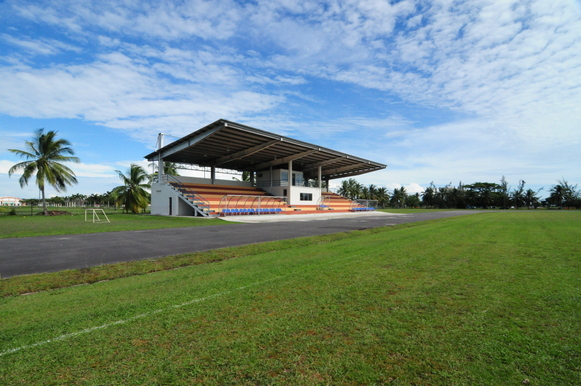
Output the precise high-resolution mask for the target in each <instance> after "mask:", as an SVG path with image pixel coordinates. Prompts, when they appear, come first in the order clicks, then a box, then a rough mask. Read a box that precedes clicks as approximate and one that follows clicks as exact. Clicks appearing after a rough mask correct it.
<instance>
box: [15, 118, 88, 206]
mask: <svg viewBox="0 0 581 386" xmlns="http://www.w3.org/2000/svg"><path fill="white" fill-rule="evenodd" d="M56 134H57V132H56V131H52V130H51V131H48V132H47V133H46V134H45V133H44V129H38V130H36V131H35V132H34V138H33V139H32V141H25V142H24V143H25V146H26V150H18V149H8V151H10V152H11V153H14V154H17V155H19V156H20V157H24V158H26V159H27V160H26V161H23V162H19V163H17V164H16V165H14V166H12V167H11V168H10V170H8V176H11V175H12V174H14V173H16V172H18V171H20V170H22V176H21V177H20V179H19V182H20V186H21V187H24V186H25V185H28V180H29V179H30V178H31V177H32V176H33V175H34V174H35V173H36V185H37V186H38V189H40V192H41V194H42V210H43V212H44V215H45V216H48V211H47V210H46V197H45V183H47V182H48V184H49V185H51V186H52V187H53V188H54V189H55V190H56V191H57V192H60V191H66V187H67V185H72V184H76V183H77V178H76V176H75V173H73V171H72V170H71V169H69V168H68V167H66V166H65V165H63V164H62V163H61V162H76V163H78V162H80V160H79V159H78V158H77V157H73V155H74V154H75V152H74V150H73V149H72V148H71V147H70V146H71V143H70V142H69V141H67V140H66V139H56ZM67 154H68V155H67Z"/></svg>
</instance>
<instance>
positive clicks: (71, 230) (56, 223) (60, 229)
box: [0, 208, 232, 238]
mask: <svg viewBox="0 0 581 386" xmlns="http://www.w3.org/2000/svg"><path fill="white" fill-rule="evenodd" d="M53 209H54V210H64V211H68V212H70V213H71V215H62V216H47V217H45V216H39V215H34V216H30V215H28V216H27V215H26V214H27V213H26V212H25V211H23V210H21V211H20V212H18V213H19V215H17V216H7V215H4V216H0V238H7V237H30V236H49V235H67V234H79V233H99V232H118V231H129V230H144V229H161V228H178V227H190V226H203V225H225V224H232V223H231V222H227V221H222V220H220V219H207V218H201V217H167V216H151V215H145V214H139V215H136V214H123V213H122V212H121V211H120V210H119V211H113V210H106V211H105V213H106V214H107V217H108V218H109V220H110V221H111V222H110V223H108V222H106V221H105V218H104V217H103V216H102V215H101V214H100V213H98V214H99V216H100V219H101V220H103V222H97V223H93V221H92V215H91V214H89V215H88V217H87V219H88V221H85V210H84V208H49V210H53ZM35 212H36V211H35Z"/></svg>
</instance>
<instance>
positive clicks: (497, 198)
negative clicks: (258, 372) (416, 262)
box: [8, 129, 581, 215]
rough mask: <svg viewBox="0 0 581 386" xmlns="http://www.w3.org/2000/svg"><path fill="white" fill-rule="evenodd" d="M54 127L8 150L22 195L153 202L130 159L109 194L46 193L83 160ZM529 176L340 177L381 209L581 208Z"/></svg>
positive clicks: (67, 201)
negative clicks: (467, 179)
mask: <svg viewBox="0 0 581 386" xmlns="http://www.w3.org/2000/svg"><path fill="white" fill-rule="evenodd" d="M56 134H57V132H56V131H49V132H47V133H44V129H38V130H36V131H35V133H34V137H33V138H32V140H31V141H25V148H26V150H19V149H8V150H9V151H10V152H12V153H14V154H16V155H18V156H20V157H22V158H25V159H26V160H25V161H23V162H19V163H17V164H15V165H14V166H12V167H11V168H10V170H9V171H8V175H9V176H12V174H14V173H16V172H19V171H21V172H22V176H21V177H20V179H19V183H20V186H21V187H24V186H25V185H28V181H29V180H30V179H31V178H32V177H33V176H34V175H36V179H35V181H36V185H37V186H38V188H39V190H40V192H41V196H42V197H41V199H40V200H36V199H28V200H24V202H25V203H27V204H29V205H34V204H35V203H36V204H39V203H40V204H42V207H43V212H44V214H45V215H47V214H48V211H47V203H48V204H51V205H54V206H97V205H99V206H111V205H113V206H115V207H118V206H122V207H123V208H124V210H125V211H127V212H132V213H139V212H140V211H143V210H145V208H147V206H148V204H149V202H150V198H151V196H150V193H149V192H148V191H147V189H149V188H151V181H152V180H153V179H154V178H155V177H156V174H153V175H149V174H147V173H146V171H145V170H144V169H143V167H141V166H139V165H136V164H132V165H131V166H130V168H129V169H128V171H127V173H122V172H121V171H119V170H116V172H117V174H118V175H119V178H120V179H121V181H122V182H123V185H121V186H118V187H116V188H114V189H113V190H111V191H110V192H107V193H105V194H92V195H88V196H85V195H82V194H74V195H71V196H68V197H66V196H65V197H58V196H57V197H51V198H48V199H47V198H46V197H45V184H46V183H48V184H49V185H51V186H52V187H53V188H54V189H55V190H56V191H57V192H61V191H65V190H66V187H67V185H73V184H76V183H77V179H76V176H75V173H74V172H73V171H72V170H71V169H69V168H68V167H67V166H65V165H64V164H63V162H74V163H79V162H80V160H79V158H77V157H75V156H74V153H75V152H74V151H73V149H72V148H71V144H70V142H69V141H67V140H66V139H58V138H57V137H56ZM164 172H165V174H172V175H177V170H176V166H175V164H172V163H165V164H164ZM525 184H526V183H525V181H523V180H520V181H519V182H518V185H517V186H516V188H514V189H512V188H510V187H509V186H508V182H507V181H506V179H505V178H504V176H503V177H502V178H501V180H500V183H499V184H497V183H491V182H475V183H473V184H462V183H459V184H458V186H453V185H452V184H451V183H450V184H448V185H446V186H441V187H438V186H436V185H434V183H433V182H432V183H430V185H429V186H428V187H427V188H426V189H425V190H424V191H423V192H422V193H421V195H420V194H419V193H415V194H408V192H407V191H406V189H405V187H400V188H395V189H393V191H391V192H390V191H388V190H387V188H385V187H381V186H376V185H374V184H371V185H369V186H365V185H363V184H361V183H359V182H357V181H356V180H355V179H353V178H350V179H348V180H344V181H342V184H341V186H340V188H339V190H338V193H339V194H340V195H342V196H345V197H347V198H349V199H352V200H354V199H366V200H375V201H377V206H378V207H379V208H386V207H394V208H405V207H425V208H442V209H445V208H455V209H464V208H484V209H487V208H505V209H506V208H517V209H518V208H521V207H527V208H537V207H539V206H547V207H551V206H552V207H559V208H563V207H575V208H577V209H579V208H580V207H581V193H580V192H579V191H578V190H577V185H571V184H569V183H568V182H567V181H566V180H565V179H562V180H559V181H558V182H557V184H555V185H553V186H552V187H551V189H550V196H549V197H548V198H546V199H545V200H543V201H542V202H541V199H540V198H539V192H540V191H541V190H542V189H540V190H537V191H534V190H532V189H525Z"/></svg>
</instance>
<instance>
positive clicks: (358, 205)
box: [349, 199, 377, 212]
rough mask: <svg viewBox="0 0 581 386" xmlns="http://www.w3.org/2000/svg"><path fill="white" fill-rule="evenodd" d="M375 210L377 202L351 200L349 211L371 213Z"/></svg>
mask: <svg viewBox="0 0 581 386" xmlns="http://www.w3.org/2000/svg"><path fill="white" fill-rule="evenodd" d="M376 208H377V200H363V199H358V200H352V201H351V205H350V206H349V210H350V211H352V212H359V211H371V210H375V209H376Z"/></svg>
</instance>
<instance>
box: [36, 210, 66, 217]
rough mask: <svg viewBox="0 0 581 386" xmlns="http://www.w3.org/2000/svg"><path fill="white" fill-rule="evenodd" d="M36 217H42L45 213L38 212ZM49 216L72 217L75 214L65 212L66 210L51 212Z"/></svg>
mask: <svg viewBox="0 0 581 386" xmlns="http://www.w3.org/2000/svg"><path fill="white" fill-rule="evenodd" d="M36 215H37V216H42V215H44V213H43V212H38V213H37V214H36ZM48 215H49V216H72V215H73V214H72V213H70V212H67V211H64V210H49V211H48Z"/></svg>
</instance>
